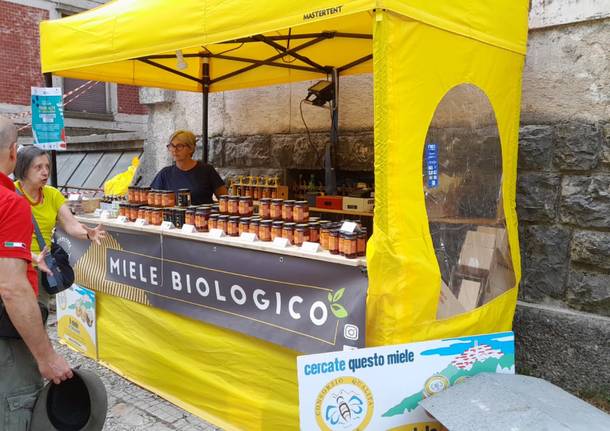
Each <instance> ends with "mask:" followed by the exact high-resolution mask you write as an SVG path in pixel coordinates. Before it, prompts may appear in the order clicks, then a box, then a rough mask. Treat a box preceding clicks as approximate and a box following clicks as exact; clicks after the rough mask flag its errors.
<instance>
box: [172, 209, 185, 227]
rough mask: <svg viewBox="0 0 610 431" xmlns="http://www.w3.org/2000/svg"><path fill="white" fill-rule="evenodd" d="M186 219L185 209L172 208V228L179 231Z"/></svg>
mask: <svg viewBox="0 0 610 431" xmlns="http://www.w3.org/2000/svg"><path fill="white" fill-rule="evenodd" d="M185 219H186V209H185V208H174V226H176V228H178V229H180V228H182V226H183V225H184V221H185Z"/></svg>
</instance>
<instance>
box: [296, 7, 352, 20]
mask: <svg viewBox="0 0 610 431" xmlns="http://www.w3.org/2000/svg"><path fill="white" fill-rule="evenodd" d="M341 9H343V5H340V6H335V7H329V8H326V9H319V10H314V11H313V12H308V13H306V14H304V15H303V21H307V20H310V19H315V18H322V17H323V16H326V15H334V14H337V13H341Z"/></svg>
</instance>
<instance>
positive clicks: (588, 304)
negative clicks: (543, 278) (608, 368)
mask: <svg viewBox="0 0 610 431" xmlns="http://www.w3.org/2000/svg"><path fill="white" fill-rule="evenodd" d="M566 296H567V302H568V304H569V305H570V306H571V307H574V308H577V309H579V310H583V311H588V312H591V313H595V314H599V315H602V316H607V317H610V275H608V274H601V273H593V272H584V271H572V272H570V276H569V279H568V290H567V294H566ZM608 347H609V351H610V346H608ZM609 354H610V352H609Z"/></svg>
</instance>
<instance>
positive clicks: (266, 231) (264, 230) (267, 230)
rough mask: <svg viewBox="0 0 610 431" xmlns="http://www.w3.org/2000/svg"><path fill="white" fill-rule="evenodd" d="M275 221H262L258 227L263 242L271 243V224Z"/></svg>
mask: <svg viewBox="0 0 610 431" xmlns="http://www.w3.org/2000/svg"><path fill="white" fill-rule="evenodd" d="M272 222H273V220H261V222H260V224H259V227H258V237H259V239H260V240H261V241H271V223H272Z"/></svg>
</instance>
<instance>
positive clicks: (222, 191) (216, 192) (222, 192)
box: [214, 184, 229, 199]
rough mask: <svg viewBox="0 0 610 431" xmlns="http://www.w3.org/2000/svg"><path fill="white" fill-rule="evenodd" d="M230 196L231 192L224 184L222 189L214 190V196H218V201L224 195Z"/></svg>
mask: <svg viewBox="0 0 610 431" xmlns="http://www.w3.org/2000/svg"><path fill="white" fill-rule="evenodd" d="M228 194H229V192H228V191H227V186H225V185H224V184H223V185H222V186H220V187H217V188H216V189H215V190H214V195H215V196H216V199H218V198H219V197H220V196H222V195H228Z"/></svg>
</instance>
